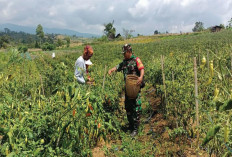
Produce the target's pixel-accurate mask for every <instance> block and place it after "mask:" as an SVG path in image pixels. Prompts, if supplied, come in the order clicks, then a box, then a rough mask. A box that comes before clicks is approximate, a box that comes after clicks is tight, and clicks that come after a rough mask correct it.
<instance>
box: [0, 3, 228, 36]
mask: <svg viewBox="0 0 232 157" xmlns="http://www.w3.org/2000/svg"><path fill="white" fill-rule="evenodd" d="M231 18H232V0H0V24H4V23H12V24H17V25H21V26H33V27H36V26H37V25H38V24H41V25H42V26H43V27H47V28H61V29H71V30H75V31H78V32H81V33H92V34H97V35H103V34H104V28H105V27H104V24H107V23H109V22H113V21H114V23H113V25H114V27H115V28H116V34H117V33H121V34H122V33H123V29H125V30H133V31H134V34H140V35H152V34H154V31H155V30H158V31H159V32H161V33H162V32H166V31H168V32H169V33H179V32H192V28H193V27H194V26H195V22H198V21H200V22H203V24H204V27H205V28H208V27H210V26H215V25H219V24H224V25H228V21H229V20H230V19H231Z"/></svg>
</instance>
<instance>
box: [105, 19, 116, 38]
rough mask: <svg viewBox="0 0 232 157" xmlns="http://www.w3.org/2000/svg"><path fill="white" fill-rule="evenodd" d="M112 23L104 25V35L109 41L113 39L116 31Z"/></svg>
mask: <svg viewBox="0 0 232 157" xmlns="http://www.w3.org/2000/svg"><path fill="white" fill-rule="evenodd" d="M113 25H114V21H113V22H110V23H108V24H104V26H105V29H104V33H105V35H106V36H107V37H108V38H109V39H114V38H115V34H116V29H115V28H114V26H113Z"/></svg>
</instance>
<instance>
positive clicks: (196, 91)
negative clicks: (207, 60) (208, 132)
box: [194, 57, 199, 156]
mask: <svg viewBox="0 0 232 157" xmlns="http://www.w3.org/2000/svg"><path fill="white" fill-rule="evenodd" d="M194 83H195V102H196V119H197V143H196V144H197V156H198V148H199V144H198V142H199V115H198V112H199V110H198V85H197V63H196V57H194Z"/></svg>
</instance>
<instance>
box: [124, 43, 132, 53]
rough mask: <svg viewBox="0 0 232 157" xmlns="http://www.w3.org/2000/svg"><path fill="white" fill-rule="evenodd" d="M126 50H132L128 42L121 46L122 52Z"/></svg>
mask: <svg viewBox="0 0 232 157" xmlns="http://www.w3.org/2000/svg"><path fill="white" fill-rule="evenodd" d="M128 50H129V51H131V52H132V48H131V45H130V44H125V45H124V46H122V53H125V52H127V51H128Z"/></svg>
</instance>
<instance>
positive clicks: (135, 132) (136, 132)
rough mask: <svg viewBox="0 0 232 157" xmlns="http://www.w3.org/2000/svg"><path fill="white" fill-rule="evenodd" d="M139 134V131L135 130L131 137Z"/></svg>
mask: <svg viewBox="0 0 232 157" xmlns="http://www.w3.org/2000/svg"><path fill="white" fill-rule="evenodd" d="M137 134H138V131H137V130H134V131H132V133H131V134H130V135H131V137H135V136H136V135H137Z"/></svg>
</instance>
